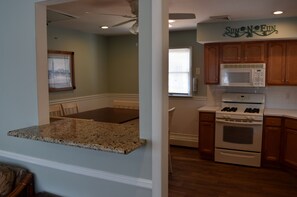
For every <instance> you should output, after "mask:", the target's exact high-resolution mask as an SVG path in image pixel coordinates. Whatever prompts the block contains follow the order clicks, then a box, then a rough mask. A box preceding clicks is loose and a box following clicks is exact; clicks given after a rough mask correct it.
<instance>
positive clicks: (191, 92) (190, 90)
mask: <svg viewBox="0 0 297 197" xmlns="http://www.w3.org/2000/svg"><path fill="white" fill-rule="evenodd" d="M174 49H188V50H189V51H190V54H189V72H188V74H189V81H188V83H189V92H188V93H187V94H186V93H178V92H170V91H169V86H170V84H169V68H170V65H169V62H170V60H169V58H170V57H169V56H170V55H169V53H170V50H174ZM168 95H169V96H180V97H192V95H193V85H192V47H177V48H170V49H169V51H168Z"/></svg>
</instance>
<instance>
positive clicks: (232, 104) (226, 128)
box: [215, 93, 265, 166]
mask: <svg viewBox="0 0 297 197" xmlns="http://www.w3.org/2000/svg"><path fill="white" fill-rule="evenodd" d="M264 105H265V96H264V95H263V94H241V93H225V94H223V96H222V108H221V110H219V111H217V112H216V132H215V161H219V162H226V163H234V164H241V165H249V166H260V162H261V145H262V127H263V111H264Z"/></svg>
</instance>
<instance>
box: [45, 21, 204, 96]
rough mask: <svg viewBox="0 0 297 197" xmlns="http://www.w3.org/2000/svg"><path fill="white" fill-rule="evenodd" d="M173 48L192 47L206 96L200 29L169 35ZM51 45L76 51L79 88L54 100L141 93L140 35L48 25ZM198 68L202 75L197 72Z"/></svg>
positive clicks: (198, 75)
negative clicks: (98, 32) (197, 33)
mask: <svg viewBox="0 0 297 197" xmlns="http://www.w3.org/2000/svg"><path fill="white" fill-rule="evenodd" d="M169 42H170V47H171V48H177V47H188V46H191V47H192V52H193V54H192V58H193V59H192V60H193V69H192V72H193V75H192V76H193V77H197V78H198V82H199V83H198V92H194V95H198V96H205V95H206V86H205V85H204V82H203V81H204V78H203V77H204V76H203V72H204V71H203V45H202V44H199V43H197V42H196V31H195V30H188V31H176V32H171V33H170V35H169ZM48 48H49V49H53V50H70V51H74V52H75V80H76V87H77V89H76V90H74V91H64V92H55V93H50V100H52V99H61V98H71V97H78V96H86V95H93V94H100V93H123V94H138V92H139V91H138V88H139V83H138V71H139V70H138V37H137V36H135V35H120V36H99V35H94V34H88V33H83V32H79V31H75V30H67V29H61V28H54V27H48ZM196 68H199V69H200V74H196Z"/></svg>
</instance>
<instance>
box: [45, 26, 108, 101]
mask: <svg viewBox="0 0 297 197" xmlns="http://www.w3.org/2000/svg"><path fill="white" fill-rule="evenodd" d="M47 31H48V32H47V33H48V49H50V50H62V51H74V67H75V68H74V69H75V85H76V89H75V90H73V91H62V92H53V93H50V100H52V99H61V98H71V97H79V96H87V95H94V94H100V93H106V92H107V91H108V90H107V89H108V86H107V85H108V84H107V83H106V81H107V60H106V59H107V51H106V48H107V47H106V45H107V43H106V37H104V36H99V35H95V34H88V33H83V32H80V31H74V30H67V29H62V28H54V27H51V26H48V29H47Z"/></svg>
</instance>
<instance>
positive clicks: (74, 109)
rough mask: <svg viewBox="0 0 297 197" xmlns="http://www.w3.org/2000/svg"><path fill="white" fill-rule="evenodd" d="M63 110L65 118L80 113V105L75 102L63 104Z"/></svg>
mask: <svg viewBox="0 0 297 197" xmlns="http://www.w3.org/2000/svg"><path fill="white" fill-rule="evenodd" d="M62 108H63V113H64V116H67V115H70V114H76V113H78V112H79V110H78V104H77V103H75V102H73V103H63V104H62Z"/></svg>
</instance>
